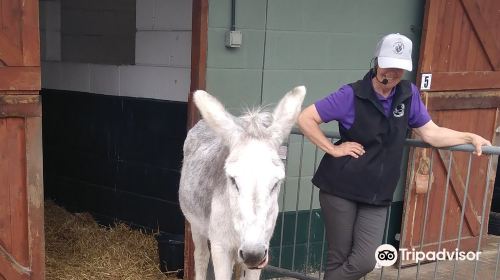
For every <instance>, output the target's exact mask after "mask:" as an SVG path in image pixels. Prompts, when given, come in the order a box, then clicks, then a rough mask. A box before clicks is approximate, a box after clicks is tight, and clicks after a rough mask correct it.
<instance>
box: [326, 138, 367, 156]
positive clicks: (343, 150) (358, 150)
mask: <svg viewBox="0 0 500 280" xmlns="http://www.w3.org/2000/svg"><path fill="white" fill-rule="evenodd" d="M364 153H365V149H364V148H363V146H362V145H361V144H359V143H356V142H344V143H342V144H340V145H335V146H334V148H333V150H332V151H331V152H330V153H329V154H331V155H332V156H334V157H343V156H351V157H353V158H359V157H360V156H362V155H363V154H364Z"/></svg>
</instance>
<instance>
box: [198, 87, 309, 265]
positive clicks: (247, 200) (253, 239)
mask: <svg viewBox="0 0 500 280" xmlns="http://www.w3.org/2000/svg"><path fill="white" fill-rule="evenodd" d="M305 94H306V89H305V87H304V86H300V87H296V88H294V89H293V90H292V91H290V92H288V93H287V94H286V95H285V97H283V99H282V100H281V101H280V102H279V103H278V105H277V107H276V108H275V109H274V111H273V112H272V113H269V112H258V111H257V112H250V113H248V114H246V115H243V116H241V117H240V118H235V117H233V116H232V115H231V114H230V113H228V112H227V111H226V110H225V109H224V107H223V105H222V104H221V103H220V102H219V101H217V100H216V99H215V98H214V97H212V96H211V95H209V94H208V93H206V92H204V91H200V90H199V91H196V92H195V93H194V102H195V103H196V106H197V107H198V109H199V110H200V112H201V114H202V116H203V118H204V119H205V121H206V122H207V124H208V125H209V126H210V127H211V128H212V130H213V131H214V132H215V133H216V134H217V135H218V136H219V137H220V138H221V139H222V140H223V142H224V143H225V144H226V146H227V147H228V148H229V156H228V157H227V159H226V162H225V165H224V168H225V174H226V188H225V192H226V194H227V197H228V198H229V199H228V200H229V201H228V202H227V203H228V204H227V207H230V208H231V219H232V222H233V225H234V229H235V230H236V232H238V233H239V236H240V241H241V243H240V244H239V250H238V257H239V258H240V260H241V261H242V262H244V263H245V264H246V265H247V266H248V267H250V268H262V267H264V266H265V265H266V264H267V260H268V254H267V251H268V248H269V240H270V238H271V235H272V232H273V230H274V226H275V223H276V218H277V215H278V195H279V190H280V186H281V183H282V181H283V180H284V178H285V167H284V164H283V162H282V161H281V159H280V157H279V156H278V148H279V146H280V145H281V143H282V142H283V141H284V140H285V139H286V138H287V137H288V135H289V133H290V130H291V129H292V126H293V125H294V124H295V121H296V120H297V116H298V114H299V112H300V108H301V105H302V101H303V100H304V96H305ZM228 218H229V217H228Z"/></svg>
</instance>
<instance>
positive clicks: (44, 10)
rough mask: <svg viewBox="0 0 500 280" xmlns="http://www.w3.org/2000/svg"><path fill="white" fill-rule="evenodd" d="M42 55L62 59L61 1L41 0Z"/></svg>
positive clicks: (44, 58) (42, 57)
mask: <svg viewBox="0 0 500 280" xmlns="http://www.w3.org/2000/svg"><path fill="white" fill-rule="evenodd" d="M40 57H41V59H42V60H44V61H60V60H61V1H60V0H50V1H40Z"/></svg>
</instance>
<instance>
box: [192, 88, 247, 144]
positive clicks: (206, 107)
mask: <svg viewBox="0 0 500 280" xmlns="http://www.w3.org/2000/svg"><path fill="white" fill-rule="evenodd" d="M193 100H194V103H195V105H196V107H197V108H198V110H199V111H200V113H201V115H202V116H203V119H205V121H206V122H207V124H208V126H209V127H210V128H211V129H213V130H214V131H215V133H216V134H217V135H219V136H220V137H221V138H222V139H223V140H224V141H225V142H226V144H228V145H232V144H233V143H234V142H235V141H236V139H237V138H238V137H239V136H240V135H241V132H242V128H241V127H240V126H239V125H238V124H237V123H236V122H235V121H234V117H233V116H232V115H231V114H230V113H228V112H227V111H226V109H224V106H223V105H222V103H220V102H219V101H218V100H217V99H216V98H215V97H213V96H212V95H210V94H209V93H208V92H206V91H203V90H197V91H195V92H194V93H193Z"/></svg>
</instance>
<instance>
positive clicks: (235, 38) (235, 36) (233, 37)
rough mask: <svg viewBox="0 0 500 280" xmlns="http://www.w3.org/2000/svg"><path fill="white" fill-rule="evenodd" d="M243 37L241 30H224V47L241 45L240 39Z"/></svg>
mask: <svg viewBox="0 0 500 280" xmlns="http://www.w3.org/2000/svg"><path fill="white" fill-rule="evenodd" d="M242 39H243V34H242V33H241V31H236V30H232V31H227V32H226V47H228V48H239V47H240V46H241V41H242Z"/></svg>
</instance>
